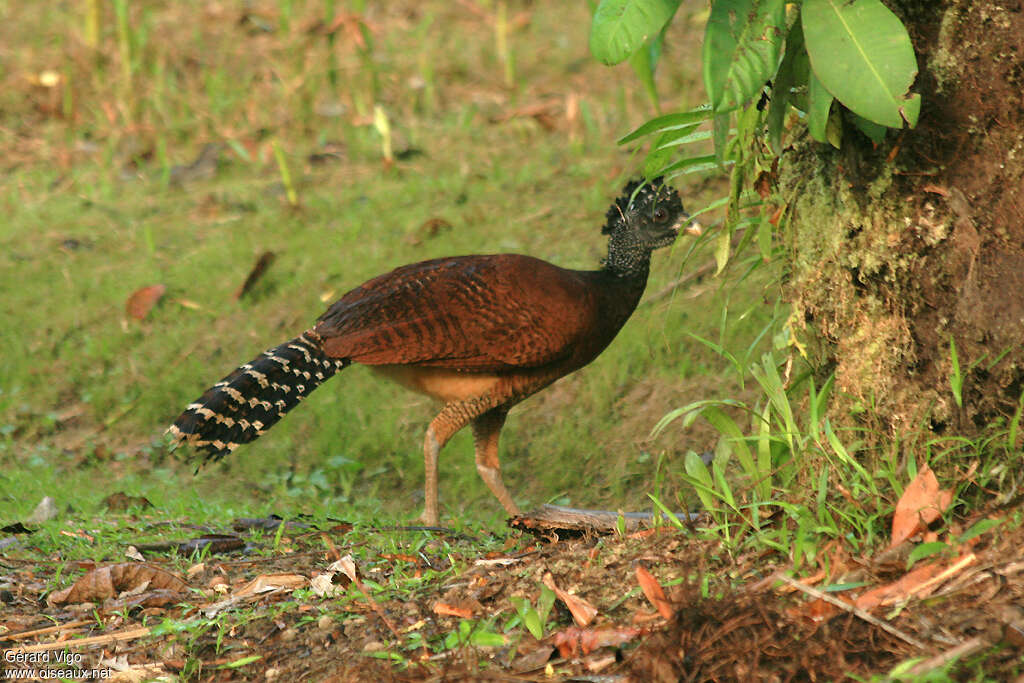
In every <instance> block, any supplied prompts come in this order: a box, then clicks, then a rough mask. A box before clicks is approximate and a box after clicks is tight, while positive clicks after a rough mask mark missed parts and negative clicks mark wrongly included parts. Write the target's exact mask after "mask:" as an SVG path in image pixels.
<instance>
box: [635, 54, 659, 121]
mask: <svg viewBox="0 0 1024 683" xmlns="http://www.w3.org/2000/svg"><path fill="white" fill-rule="evenodd" d="M653 53H654V50H653V45H645V46H644V47H643V48H641V49H639V50H637V51H636V52H634V53H633V56H632V57H630V58H629V65H630V66H631V67H633V73H635V74H636V77H637V78H639V79H640V82H641V83H642V84H643V86H644V90H645V91H647V96H648V97H649V98H651V104H653V105H654V110H655V111H657V110H659V109H661V101H660V100H659V98H658V87H657V85H656V84H655V82H654V67H655V64H656V60H652V56H653Z"/></svg>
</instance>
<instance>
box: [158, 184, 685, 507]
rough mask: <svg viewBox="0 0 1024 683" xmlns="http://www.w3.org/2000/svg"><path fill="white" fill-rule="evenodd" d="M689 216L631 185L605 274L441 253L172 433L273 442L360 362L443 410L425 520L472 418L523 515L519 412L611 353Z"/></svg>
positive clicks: (614, 220) (336, 310) (360, 294)
mask: <svg viewBox="0 0 1024 683" xmlns="http://www.w3.org/2000/svg"><path fill="white" fill-rule="evenodd" d="M687 218H688V216H687V214H686V213H685V211H684V210H683V205H682V201H681V200H680V198H679V194H678V193H677V192H676V191H675V190H674V189H672V188H670V187H668V186H667V185H665V184H663V182H662V180H661V179H660V178H658V179H655V180H653V181H651V182H649V183H640V182H637V181H632V182H630V183H629V184H627V185H626V187H625V189H624V190H623V195H622V196H621V197H619V198H618V199H616V200H615V203H614V204H613V205H612V206H611V208H610V209H609V210H608V213H607V221H606V223H605V226H604V228H603V230H602V233H603V234H605V235H608V257H607V258H606V259H605V260H604V261H603V262H602V264H601V268H600V269H598V270H593V271H579V270H566V269H564V268H559V267H558V266H555V265H552V264H550V263H547V262H546V261H541V260H540V259H537V258H533V257H531V256H522V255H518V254H493V255H474V256H457V257H453V258H440V259H433V260H430V261H423V262H421V263H414V264H411V265H408V266H403V267H401V268H398V269H396V270H393V271H391V272H390V273H387V274H385V275H381V276H379V277H376V278H374V279H372V280H369V281H368V282H365V283H364V284H362V285H360V286H359V287H357V288H355V289H353V290H352V291H350V292H349V293H347V294H345V295H344V296H343V297H341V299H339V300H338V301H337V302H335V303H334V304H333V305H332V306H331V307H330V308H329V309H327V312H326V313H324V314H323V315H322V316H320V318H319V320H317V322H316V325H314V326H313V327H312V328H311V329H309V330H306V331H305V332H303V333H302V334H300V335H299V336H298V337H296V338H295V339H292V340H290V341H286V342H285V343H283V344H281V345H280V346H277V347H275V348H272V349H270V350H268V351H265V352H264V353H263V354H261V355H259V356H257V357H256V358H255V359H253V360H251V361H249V362H248V363H246V364H245V365H242V366H241V367H239V368H238V369H236V370H235V371H234V372H232V373H231V374H230V375H228V376H227V377H225V378H224V379H222V380H221V381H220V382H217V383H216V384H214V385H213V386H212V387H210V389H208V390H207V391H206V393H204V394H203V395H202V396H200V397H199V398H198V399H196V401H195V402H193V403H191V404H189V406H188V407H187V408H186V409H185V412H183V413H182V414H181V415H180V416H179V417H178V419H177V420H175V422H174V424H173V425H171V427H170V428H169V429H168V432H169V433H170V434H171V435H172V436H173V438H174V441H175V443H182V442H185V443H188V444H191V445H192V446H194V447H196V448H197V449H199V450H201V451H204V452H205V457H206V459H207V460H216V459H219V458H221V457H223V456H225V455H227V454H228V453H230V452H231V451H233V450H234V449H235V448H236V447H237V446H239V445H240V444H244V443H249V442H250V441H253V440H255V439H256V438H258V437H260V436H262V435H263V434H264V433H265V432H266V431H267V430H268V429H270V427H271V426H273V425H274V424H275V423H276V422H277V421H278V420H280V419H281V418H282V417H284V414H285V413H286V412H288V411H289V410H291V409H292V408H294V407H295V406H296V405H298V403H299V401H301V400H302V399H303V398H305V397H306V396H307V395H309V393H310V392H311V391H313V390H314V389H315V388H317V387H318V386H319V385H320V384H321V383H323V382H324V381H326V380H327V379H329V378H330V377H331V376H332V375H334V374H335V373H336V372H338V371H339V370H341V369H342V368H345V367H346V366H348V365H350V364H352V363H361V364H363V365H368V366H371V367H372V368H373V369H374V370H377V371H378V372H380V373H381V374H382V375H384V376H385V377H389V378H391V379H392V380H395V381H397V382H399V383H401V384H403V385H405V386H407V387H409V388H411V389H413V390H416V391H419V392H422V393H424V394H427V395H428V396H432V397H434V398H435V399H438V400H440V401H441V403H442V404H443V406H442V408H441V410H440V412H439V413H438V414H437V417H435V418H434V419H433V421H432V422H431V423H430V426H429V427H428V428H427V434H426V438H425V440H424V446H423V452H424V463H425V479H426V482H425V496H424V497H425V509H424V511H423V516H422V519H423V521H424V522H426V523H427V524H433V525H436V524H437V523H438V511H437V457H438V453H439V452H440V451H441V448H443V447H444V445H445V443H446V442H447V441H448V440H449V439H450V438H451V437H452V435H454V434H455V433H456V432H457V431H459V430H460V429H462V428H463V427H465V426H466V425H467V424H469V425H471V426H472V428H473V439H474V443H475V450H476V467H477V471H478V472H479V474H480V477H481V478H482V479H483V480H484V483H486V484H487V486H488V488H490V490H491V492H493V493H494V495H495V496H497V498H498V500H499V501H501V504H502V505H503V506H504V508H505V510H507V511H508V513H509V514H510V515H516V514H519V510H518V508H517V507H516V504H515V503H514V502H513V501H512V496H510V495H509V493H508V490H507V489H506V488H505V485H504V483H503V482H502V479H501V471H500V469H499V463H498V434H499V432H500V431H501V427H502V425H503V424H504V423H505V416H506V415H507V413H508V410H509V408H511V407H512V406H514V405H515V404H517V403H519V402H520V401H522V400H523V399H525V398H527V397H528V396H530V395H532V394H535V393H537V392H538V391H540V390H541V389H543V388H544V387H546V386H548V385H549V384H551V383H552V382H554V381H555V380H557V379H559V378H561V377H564V376H565V375H567V374H569V373H570V372H573V371H574V370H578V369H579V368H581V367H583V366H584V365H586V364H587V363H589V362H590V361H592V360H594V358H596V357H597V356H598V354H600V353H601V351H603V350H604V348H605V347H606V346H608V344H609V343H610V342H611V341H612V339H613V338H614V337H615V335H616V334H617V333H618V331H619V330H620V329H621V328H622V326H623V324H625V322H626V320H627V319H628V318H629V316H630V315H631V314H632V313H633V310H634V309H635V308H636V306H637V304H638V303H639V301H640V296H641V295H642V294H643V291H644V287H645V286H646V284H647V274H648V271H649V268H650V260H651V252H652V251H654V250H655V249H658V248H659V247H664V246H668V245H670V244H672V243H673V242H674V241H675V239H676V236H677V235H678V233H679V229H680V228H681V227H682V225H683V223H684V221H685V220H686V219H687Z"/></svg>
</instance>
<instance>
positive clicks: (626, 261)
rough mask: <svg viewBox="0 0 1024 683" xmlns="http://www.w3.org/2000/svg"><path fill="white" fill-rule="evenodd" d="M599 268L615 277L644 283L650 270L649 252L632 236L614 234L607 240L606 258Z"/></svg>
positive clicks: (620, 233)
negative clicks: (637, 279)
mask: <svg viewBox="0 0 1024 683" xmlns="http://www.w3.org/2000/svg"><path fill="white" fill-rule="evenodd" d="M601 266H602V268H603V269H604V270H607V271H609V272H610V273H612V274H613V275H615V276H617V277H622V278H628V279H636V278H639V279H640V280H641V282H646V281H647V273H648V272H649V271H650V268H651V250H650V249H647V248H645V247H644V245H642V244H640V243H639V242H638V241H637V240H636V238H635V236H634V235H632V234H630V233H625V232H616V233H613V234H612V236H611V238H610V239H609V240H608V257H607V258H605V259H604V261H602V262H601Z"/></svg>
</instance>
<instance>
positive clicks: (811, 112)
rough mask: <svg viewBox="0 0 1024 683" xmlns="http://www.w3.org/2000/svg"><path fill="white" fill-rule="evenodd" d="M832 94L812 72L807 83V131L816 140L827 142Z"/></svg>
mask: <svg viewBox="0 0 1024 683" xmlns="http://www.w3.org/2000/svg"><path fill="white" fill-rule="evenodd" d="M833 99H835V98H833V97H832V94H831V93H829V91H828V90H826V89H825V86H823V85H822V84H821V81H819V80H818V78H817V76H815V75H814V73H813V72H812V73H811V74H810V76H809V77H808V83H807V131H808V132H809V133H810V134H811V137H812V138H814V139H815V140H817V141H818V142H827V141H828V138H827V137H826V136H825V128H826V127H828V111H829V109H830V108H831V107H832V100H833Z"/></svg>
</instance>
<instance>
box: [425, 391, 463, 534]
mask: <svg viewBox="0 0 1024 683" xmlns="http://www.w3.org/2000/svg"><path fill="white" fill-rule="evenodd" d="M462 408H463V406H462V405H461V404H457V403H449V404H448V405H446V406H445V407H444V408H442V409H441V412H440V413H438V415H437V417H435V418H434V419H433V421H431V423H430V426H429V427H427V435H426V436H425V437H424V439H423V514H422V515H420V521H422V522H423V523H424V524H427V525H430V526H437V524H438V519H439V518H438V513H437V456H438V454H440V452H441V449H442V448H444V445H445V444H446V443H448V440H449V439H451V438H452V436H453V435H454V434H455V432H457V431H459V430H460V429H462V428H463V427H465V426H466V423H468V422H469V420H470V418H471V417H472V415H471V414H467V413H466V411H465V410H464V409H462Z"/></svg>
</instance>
